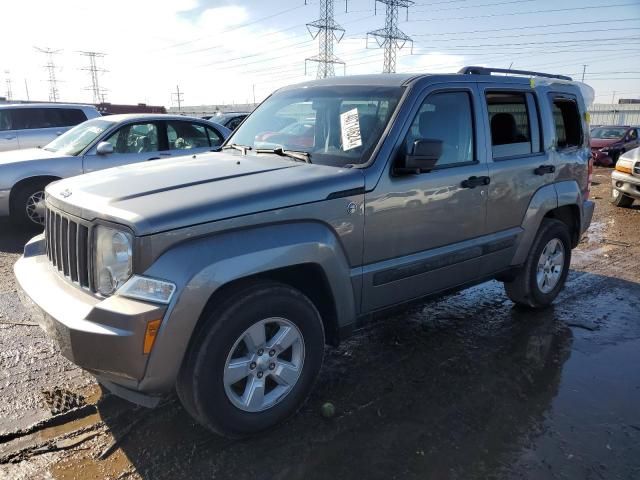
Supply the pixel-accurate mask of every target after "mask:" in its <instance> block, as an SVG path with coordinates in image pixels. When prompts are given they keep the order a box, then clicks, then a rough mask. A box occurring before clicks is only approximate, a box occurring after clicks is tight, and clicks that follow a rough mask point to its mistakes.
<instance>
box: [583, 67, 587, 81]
mask: <svg viewBox="0 0 640 480" xmlns="http://www.w3.org/2000/svg"><path fill="white" fill-rule="evenodd" d="M586 71H587V66H586V65H582V82H584V74H585V72H586Z"/></svg>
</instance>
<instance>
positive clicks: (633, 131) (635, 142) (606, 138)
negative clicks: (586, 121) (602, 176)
mask: <svg viewBox="0 0 640 480" xmlns="http://www.w3.org/2000/svg"><path fill="white" fill-rule="evenodd" d="M639 137H640V128H637V127H629V126H624V127H621V126H610V127H608V126H603V127H596V128H594V129H592V130H591V153H592V154H593V161H594V163H595V164H596V165H602V166H604V167H613V166H614V165H615V164H616V162H617V161H618V157H619V156H620V155H622V154H623V153H624V152H628V151H629V150H633V149H634V148H637V147H638V146H640V140H639Z"/></svg>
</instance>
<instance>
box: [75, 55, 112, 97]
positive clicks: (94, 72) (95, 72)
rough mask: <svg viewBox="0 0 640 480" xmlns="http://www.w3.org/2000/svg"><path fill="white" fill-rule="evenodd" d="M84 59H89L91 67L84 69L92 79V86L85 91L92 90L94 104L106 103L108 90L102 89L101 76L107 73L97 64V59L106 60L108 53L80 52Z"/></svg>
mask: <svg viewBox="0 0 640 480" xmlns="http://www.w3.org/2000/svg"><path fill="white" fill-rule="evenodd" d="M78 53H79V54H80V55H82V56H83V57H88V58H89V67H88V68H83V69H82V70H85V71H87V72H89V75H90V77H91V86H90V87H87V88H86V89H85V90H91V92H92V93H93V103H104V100H105V93H106V90H105V89H103V88H102V87H100V76H99V74H101V73H104V72H106V70H105V69H104V68H99V67H98V64H97V62H96V58H104V57H105V55H106V53H102V52H78Z"/></svg>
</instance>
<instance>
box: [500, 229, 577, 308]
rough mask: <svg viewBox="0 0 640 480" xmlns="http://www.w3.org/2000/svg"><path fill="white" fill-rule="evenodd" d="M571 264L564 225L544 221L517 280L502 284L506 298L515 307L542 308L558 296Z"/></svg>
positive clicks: (568, 241)
mask: <svg viewBox="0 0 640 480" xmlns="http://www.w3.org/2000/svg"><path fill="white" fill-rule="evenodd" d="M570 264H571V236H570V234H569V229H568V228H567V225H566V224H564V223H563V222H561V221H559V220H554V219H544V220H543V221H542V225H541V226H540V230H538V234H537V235H536V238H535V240H534V241H533V245H532V247H531V251H530V252H529V256H528V257H527V260H526V262H525V264H524V266H523V267H522V268H521V269H520V271H519V272H518V274H517V275H516V277H515V278H514V279H513V280H512V281H510V282H505V284H504V287H505V291H506V293H507V296H508V297H509V298H510V299H511V300H512V301H513V302H514V303H516V304H517V305H522V306H526V307H530V308H544V307H546V306H548V305H550V304H551V303H552V302H553V301H554V300H555V298H556V297H557V296H558V294H559V293H560V291H561V290H562V288H563V287H564V283H565V281H566V279H567V275H568V273H569V265H570Z"/></svg>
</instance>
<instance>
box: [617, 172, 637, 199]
mask: <svg viewBox="0 0 640 480" xmlns="http://www.w3.org/2000/svg"><path fill="white" fill-rule="evenodd" d="M611 188H613V189H615V190H618V191H619V192H621V193H624V194H625V195H627V196H629V197H632V198H635V199H636V200H640V177H635V176H633V175H630V174H628V173H623V172H618V171H617V170H615V171H614V172H612V173H611Z"/></svg>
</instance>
